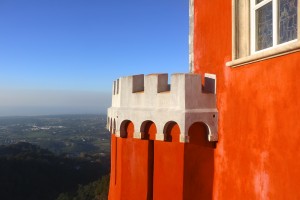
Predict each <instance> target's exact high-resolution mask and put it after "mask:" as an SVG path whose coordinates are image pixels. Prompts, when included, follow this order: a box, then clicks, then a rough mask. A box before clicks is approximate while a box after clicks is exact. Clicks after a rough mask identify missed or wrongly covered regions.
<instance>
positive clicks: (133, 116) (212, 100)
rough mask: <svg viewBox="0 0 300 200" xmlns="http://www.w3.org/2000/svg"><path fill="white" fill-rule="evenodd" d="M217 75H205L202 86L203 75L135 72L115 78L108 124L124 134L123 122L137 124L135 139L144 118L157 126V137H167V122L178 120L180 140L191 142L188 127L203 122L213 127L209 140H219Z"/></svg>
mask: <svg viewBox="0 0 300 200" xmlns="http://www.w3.org/2000/svg"><path fill="white" fill-rule="evenodd" d="M215 85H216V77H215V75H211V74H205V84H204V86H203V87H202V84H201V76H200V75H199V74H172V75H171V84H168V74H150V75H146V76H144V75H143V74H141V75H133V76H127V77H121V78H119V79H117V80H116V81H114V83H113V91H112V107H110V108H109V109H108V123H107V127H108V129H110V131H111V132H112V133H115V134H116V136H120V127H121V124H122V122H123V121H125V120H129V121H131V122H133V124H134V127H135V128H134V129H135V130H134V138H141V131H140V127H141V124H142V123H143V122H144V121H153V122H154V123H155V124H156V126H157V133H156V140H164V138H165V137H164V133H165V131H164V129H165V125H166V124H167V123H168V122H170V121H173V122H176V123H177V124H178V125H179V127H180V142H188V134H187V133H188V129H189V127H190V126H191V125H192V124H193V123H195V122H203V123H205V124H206V125H207V127H208V130H209V135H208V140H209V141H217V140H218V133H217V125H218V111H217V109H216V94H215V93H216V92H215Z"/></svg>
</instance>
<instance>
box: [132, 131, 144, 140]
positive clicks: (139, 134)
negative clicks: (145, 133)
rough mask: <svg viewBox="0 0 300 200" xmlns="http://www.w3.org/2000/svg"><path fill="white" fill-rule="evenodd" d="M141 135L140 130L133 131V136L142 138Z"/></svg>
mask: <svg viewBox="0 0 300 200" xmlns="http://www.w3.org/2000/svg"><path fill="white" fill-rule="evenodd" d="M141 136H142V135H141V133H140V132H134V133H133V138H136V139H141V138H142V137H141Z"/></svg>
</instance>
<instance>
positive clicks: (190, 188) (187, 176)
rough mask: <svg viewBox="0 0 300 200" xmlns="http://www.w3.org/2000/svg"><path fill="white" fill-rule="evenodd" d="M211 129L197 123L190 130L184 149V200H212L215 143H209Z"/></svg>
mask: <svg viewBox="0 0 300 200" xmlns="http://www.w3.org/2000/svg"><path fill="white" fill-rule="evenodd" d="M208 133H209V129H208V127H207V126H206V124H204V123H201V122H197V123H194V124H193V125H192V126H191V127H190V128H189V132H188V134H189V143H187V144H186V145H185V149H184V175H183V181H184V183H183V187H184V188H183V199H205V200H207V199H212V197H213V196H212V194H213V179H214V149H215V143H212V142H209V141H208V137H207V136H208Z"/></svg>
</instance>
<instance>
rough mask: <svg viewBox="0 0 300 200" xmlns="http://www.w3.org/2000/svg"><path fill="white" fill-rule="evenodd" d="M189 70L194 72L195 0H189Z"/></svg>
mask: <svg viewBox="0 0 300 200" xmlns="http://www.w3.org/2000/svg"><path fill="white" fill-rule="evenodd" d="M189 20H190V22H189V24H190V25H189V27H190V30H189V71H190V73H194V0H190V1H189Z"/></svg>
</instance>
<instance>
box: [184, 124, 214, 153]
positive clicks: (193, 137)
mask: <svg viewBox="0 0 300 200" xmlns="http://www.w3.org/2000/svg"><path fill="white" fill-rule="evenodd" d="M210 134H211V130H210V127H209V125H208V124H206V123H204V122H201V121H199V122H194V123H193V124H192V125H191V126H190V127H189V129H188V136H189V143H190V144H197V145H205V146H208V147H213V146H214V143H213V142H210V141H209V140H208V137H209V135H210Z"/></svg>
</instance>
